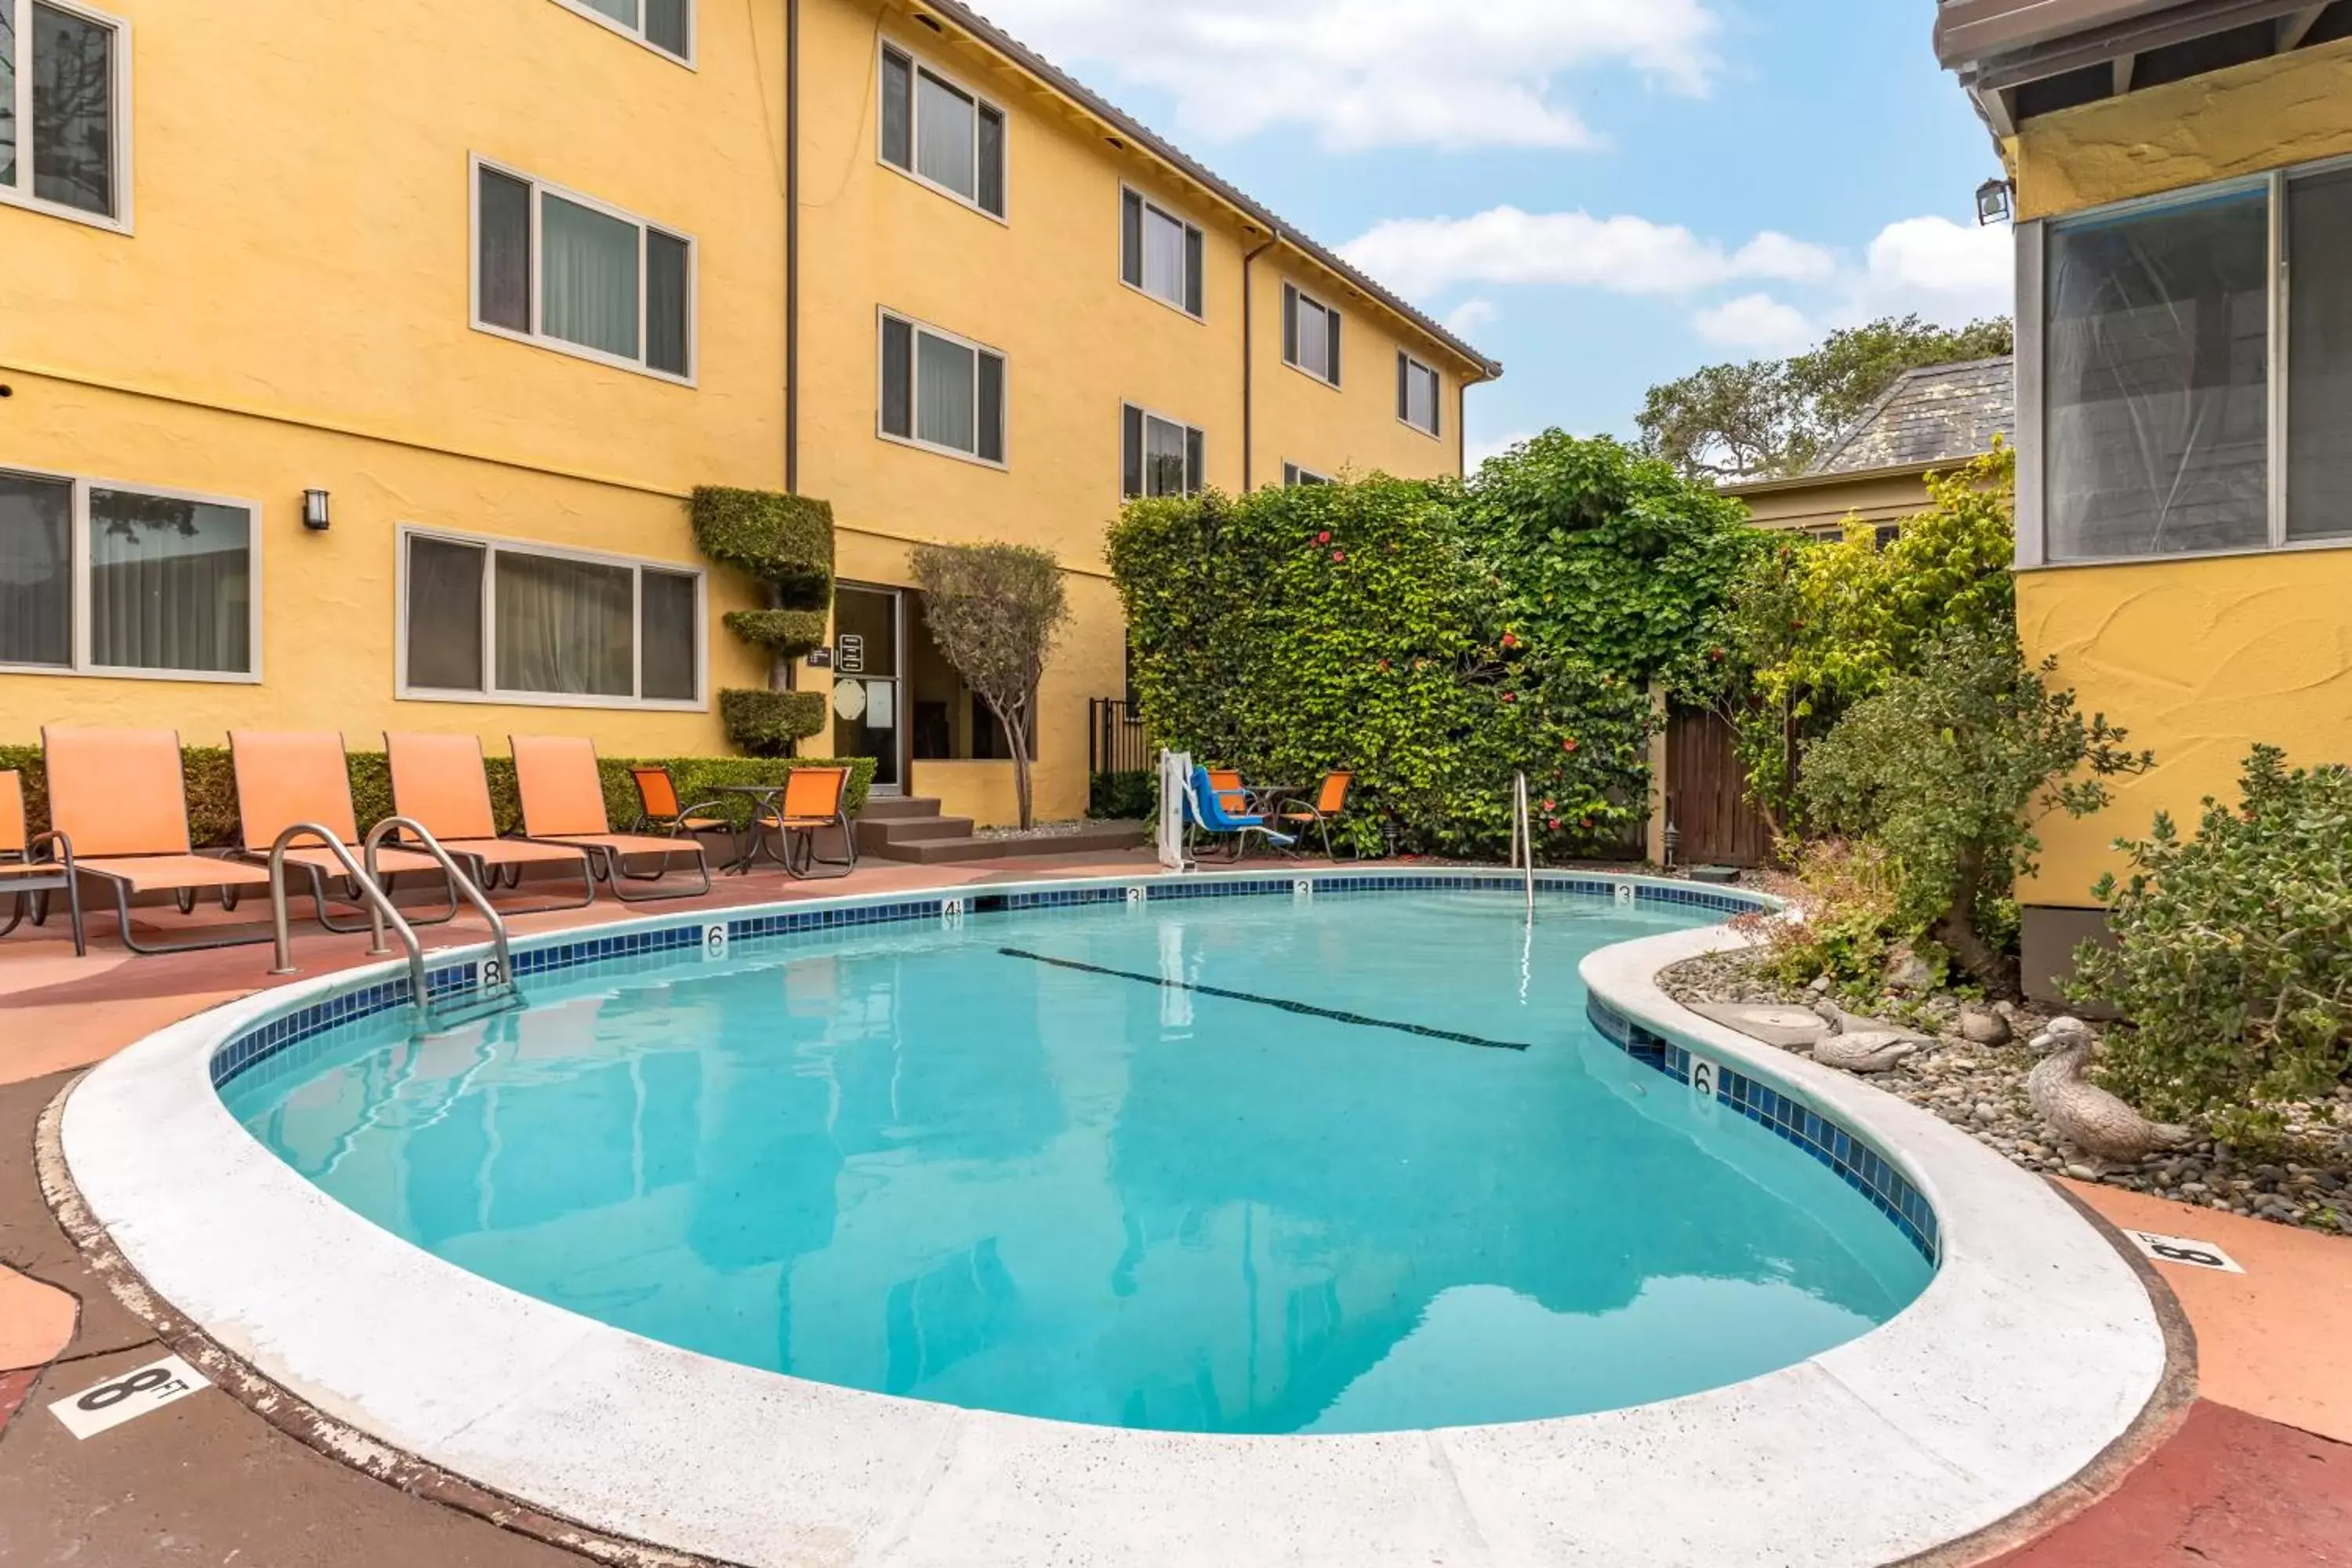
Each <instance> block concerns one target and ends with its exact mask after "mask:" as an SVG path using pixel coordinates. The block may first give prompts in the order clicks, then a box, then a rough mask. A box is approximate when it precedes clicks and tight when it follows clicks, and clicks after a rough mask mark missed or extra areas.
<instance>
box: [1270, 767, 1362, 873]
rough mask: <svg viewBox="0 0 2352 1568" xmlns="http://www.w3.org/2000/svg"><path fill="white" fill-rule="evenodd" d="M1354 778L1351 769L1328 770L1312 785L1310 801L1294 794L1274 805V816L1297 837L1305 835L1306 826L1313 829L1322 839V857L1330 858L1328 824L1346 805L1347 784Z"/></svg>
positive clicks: (1329, 831) (1329, 824)
mask: <svg viewBox="0 0 2352 1568" xmlns="http://www.w3.org/2000/svg"><path fill="white" fill-rule="evenodd" d="M1355 782H1356V775H1355V774H1354V773H1325V774H1324V775H1323V782H1322V783H1321V784H1318V785H1316V786H1315V798H1314V799H1313V800H1311V801H1309V800H1307V799H1304V798H1297V799H1292V800H1286V801H1284V802H1282V803H1280V805H1277V806H1276V809H1275V820H1276V821H1277V822H1279V823H1281V824H1282V826H1284V827H1285V828H1286V829H1288V830H1289V832H1290V834H1291V836H1292V837H1296V838H1302V839H1303V838H1304V837H1306V836H1307V829H1308V828H1310V827H1311V828H1313V829H1315V831H1316V833H1317V835H1318V837H1321V838H1322V840H1323V858H1325V859H1326V860H1328V859H1329V858H1331V824H1332V822H1333V821H1334V820H1335V819H1336V818H1337V817H1338V816H1339V814H1340V813H1341V812H1343V811H1345V810H1347V809H1348V787H1349V785H1350V784H1354V783H1355Z"/></svg>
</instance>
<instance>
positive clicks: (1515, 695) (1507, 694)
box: [1503, 691, 1519, 702]
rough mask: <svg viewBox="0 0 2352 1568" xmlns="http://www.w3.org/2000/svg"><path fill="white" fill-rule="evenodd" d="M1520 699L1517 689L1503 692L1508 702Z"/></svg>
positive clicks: (1504, 698)
mask: <svg viewBox="0 0 2352 1568" xmlns="http://www.w3.org/2000/svg"><path fill="white" fill-rule="evenodd" d="M1503 700H1504V701H1506V702H1517V700H1519V694H1518V693H1517V692H1516V691H1506V692H1504V693H1503Z"/></svg>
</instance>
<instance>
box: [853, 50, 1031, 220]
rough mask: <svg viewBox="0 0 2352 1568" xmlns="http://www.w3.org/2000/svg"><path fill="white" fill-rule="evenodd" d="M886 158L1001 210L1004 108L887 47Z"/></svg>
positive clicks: (971, 200)
mask: <svg viewBox="0 0 2352 1568" xmlns="http://www.w3.org/2000/svg"><path fill="white" fill-rule="evenodd" d="M881 86H882V113H881V125H882V161H883V162H884V163H888V164H890V165H891V166H892V167H894V168H897V169H899V170H901V171H903V172H905V173H907V174H913V175H916V176H918V177H919V178H920V179H922V180H924V181H926V182H928V183H929V184H933V185H936V186H938V187H939V188H940V190H942V191H945V192H947V193H948V194H949V195H953V196H955V197H956V198H957V199H959V200H961V201H962V202H964V203H966V204H968V205H971V206H976V207H978V208H980V209H981V210H982V212H986V213H989V214H992V215H993V216H997V217H1003V216H1004V110H1002V109H999V108H998V107H997V106H996V105H995V104H992V103H991V102H989V101H988V100H986V99H984V98H981V97H979V96H978V95H976V94H974V93H971V92H968V91H966V90H965V89H963V88H961V87H959V86H957V85H956V84H955V83H954V82H952V81H950V80H949V79H947V78H946V77H944V76H941V75H940V74H939V73H938V72H936V71H934V70H932V69H931V68H929V66H925V65H919V64H918V63H917V62H916V61H915V60H914V59H913V58H911V57H910V56H908V55H907V54H905V53H903V52H902V51H900V50H898V49H894V48H890V47H884V49H883V51H882V70H881Z"/></svg>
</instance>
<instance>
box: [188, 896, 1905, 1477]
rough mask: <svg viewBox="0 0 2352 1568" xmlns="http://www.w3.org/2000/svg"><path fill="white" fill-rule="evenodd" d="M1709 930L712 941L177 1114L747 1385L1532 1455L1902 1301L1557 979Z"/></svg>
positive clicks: (878, 924) (1757, 1147) (1784, 1153)
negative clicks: (1659, 940) (705, 1358)
mask: <svg viewBox="0 0 2352 1568" xmlns="http://www.w3.org/2000/svg"><path fill="white" fill-rule="evenodd" d="M1263 890H1264V889H1261V891H1263ZM1302 891H1304V890H1303V889H1302ZM1348 891H1354V892H1355V893H1356V894H1357V895H1358V896H1341V894H1343V893H1345V892H1348ZM1596 895H1597V896H1596ZM1721 918H1722V913H1721V910H1719V909H1707V908H1699V907H1695V906H1693V905H1691V904H1687V903H1679V902H1669V901H1666V900H1664V899H1663V898H1661V899H1660V900H1656V901H1652V900H1643V901H1639V902H1636V901H1634V900H1632V899H1631V898H1630V896H1626V897H1620V896H1616V894H1615V890H1614V889H1612V888H1611V887H1610V886H1609V885H1607V884H1601V883H1594V884H1592V885H1591V891H1590V892H1589V893H1586V894H1583V895H1578V894H1575V893H1572V892H1567V893H1563V892H1554V893H1551V894H1549V895H1548V896H1547V897H1546V898H1545V899H1544V900H1542V901H1541V904H1540V907H1539V909H1538V913H1537V915H1536V917H1535V919H1534V921H1532V922H1529V921H1527V920H1526V919H1525V918H1524V915H1523V910H1522V909H1521V907H1520V905H1519V903H1518V901H1517V898H1516V897H1515V896H1513V895H1511V894H1509V893H1507V892H1502V891H1499V890H1491V889H1490V890H1483V891H1482V890H1475V889H1469V888H1467V887H1466V885H1465V887H1463V888H1457V889H1451V890H1442V891H1441V890H1433V889H1427V888H1423V889H1411V888H1405V889H1393V890H1385V891H1378V892H1375V891H1374V889H1372V888H1371V887H1370V885H1369V884H1363V885H1360V886H1359V887H1357V888H1355V889H1347V888H1339V887H1329V888H1326V889H1321V890H1319V891H1318V892H1317V893H1316V895H1315V896H1312V897H1282V896H1261V897H1255V898H1220V899H1200V898H1187V899H1181V900H1177V899H1168V900H1161V899H1159V898H1154V899H1152V900H1150V901H1143V900H1139V899H1130V898H1129V897H1128V896H1126V890H1125V889H1110V890H1108V895H1107V901H1101V902H1087V903H1081V904H1070V905H1058V906H1051V907H1028V908H1005V909H998V910H992V909H990V908H988V906H987V904H986V902H985V901H984V900H981V901H977V902H975V903H974V904H971V905H963V904H958V905H956V906H955V907H953V908H946V907H944V906H943V907H941V911H940V915H938V916H937V917H935V918H931V919H928V920H926V919H920V918H904V917H903V915H902V916H901V918H897V919H892V920H888V921H875V922H872V923H860V924H856V925H845V926H842V927H837V928H833V929H823V928H820V929H817V930H814V931H790V932H781V933H779V934H774V935H767V936H762V935H759V934H755V933H756V932H758V931H759V930H760V929H761V928H760V927H759V926H758V925H757V924H756V923H753V922H740V934H736V935H733V936H732V938H731V940H729V941H723V942H719V943H718V944H716V945H717V950H718V951H720V952H723V954H724V955H723V956H714V949H713V947H712V946H711V945H709V944H702V945H697V946H689V947H686V948H684V949H683V950H681V949H680V948H679V947H678V946H677V945H675V944H673V945H671V946H669V947H667V948H660V949H654V950H649V951H640V952H634V953H626V954H624V955H622V956H618V957H608V958H600V959H594V960H593V961H592V962H589V963H574V964H573V965H572V966H571V967H566V968H562V969H551V970H550V971H549V972H547V973H542V974H540V975H538V976H536V977H531V978H529V979H528V984H529V992H530V1007H529V1008H528V1010H526V1011H524V1012H521V1013H517V1014H509V1015H504V1016H499V1017H495V1018H492V1019H490V1020H488V1021H485V1022H481V1023H478V1024H474V1025H469V1026H465V1027H462V1028H460V1029H457V1030H455V1031H453V1032H450V1033H448V1034H446V1035H440V1036H435V1037H418V1036H417V1035H416V1034H415V1031H414V1023H413V1018H412V1016H411V1015H410V1014H409V1013H408V1012H406V1011H405V1010H404V1009H389V1010H384V1011H380V1012H376V1013H373V1015H369V1016H359V1017H355V1018H352V1019H351V1020H349V1021H346V1022H342V1023H340V1024H335V1025H333V1026H330V1027H327V1028H324V1029H320V1030H317V1031H314V1032H313V1033H311V1034H310V1036H309V1037H307V1038H305V1039H304V1040H303V1041H302V1042H301V1046H300V1048H299V1049H293V1050H278V1051H276V1052H275V1053H274V1054H269V1055H266V1056H258V1057H256V1058H253V1059H251V1060H250V1061H247V1062H243V1063H236V1064H233V1066H232V1070H229V1071H226V1072H224V1071H222V1069H221V1068H219V1067H218V1066H216V1067H215V1080H216V1081H218V1082H219V1086H220V1093H221V1096H222V1099H223V1101H224V1102H225V1103H226V1106H227V1108H228V1110H229V1111H230V1112H231V1114H233V1115H234V1116H235V1117H236V1119H237V1120H238V1121H240V1122H241V1123H243V1125H244V1126H245V1127H246V1128H247V1130H248V1131H251V1132H252V1133H253V1134H254V1136H255V1137H257V1139H259V1140H260V1141H261V1142H262V1143H263V1144H265V1145H266V1146H267V1147H268V1149H269V1150H270V1151H271V1152H274V1153H275V1154H276V1155H277V1156H278V1158H279V1159H281V1160H283V1161H284V1162H286V1163H287V1164H288V1165H289V1166H290V1167H292V1168H293V1169H294V1170H295V1171H297V1172H299V1173H301V1175H303V1176H304V1177H305V1178H307V1179H308V1180H309V1181H310V1182H311V1183H312V1184H315V1185H316V1186H317V1187H319V1188H320V1189H321V1190H322V1191H324V1192H325V1193H327V1194H330V1195H331V1196H332V1197H333V1198H334V1199H336V1200H337V1201H338V1202H340V1203H341V1204H343V1205H347V1206H348V1207H349V1208H350V1209H352V1211H354V1212H356V1213H357V1214H359V1215H363V1216H365V1217H366V1218H367V1219H369V1220H370V1221H373V1223H374V1224H375V1225H377V1226H381V1227H383V1229H384V1230H386V1231H389V1232H391V1233H392V1234H393V1235H394V1236H397V1237H401V1238H403V1239H404V1240H405V1241H408V1242H410V1243H413V1244H414V1245H415V1246H417V1247H422V1248H424V1249H425V1250H426V1251H429V1252H431V1253H433V1254H435V1255H436V1256H437V1257H439V1258H444V1259H446V1261H448V1262H450V1263H453V1264H456V1265H457V1266H458V1267H460V1268H465V1269H467V1270H468V1271H470V1272H472V1273H474V1274H477V1275H479V1276H481V1277H483V1278H486V1279H490V1280H494V1281H496V1282H498V1283H499V1284H501V1285H504V1286H507V1287H509V1288H511V1289H515V1290H518V1291H520V1292H522V1293H523V1294H525V1295H527V1296H530V1297H533V1298H536V1299H538V1300H542V1301H545V1302H549V1303H551V1304H553V1305H555V1306H558V1307H562V1308H565V1309H568V1310H572V1311H575V1312H578V1313H581V1314H583V1315H584V1316H586V1317H589V1318H592V1319H595V1320H597V1321H602V1322H604V1323H608V1324H611V1325H613V1326H614V1327H616V1328H620V1329H623V1330H626V1331H632V1332H635V1333H637V1334H641V1335H644V1336H646V1337H647V1338H649V1339H653V1340H656V1341H660V1342H666V1343H668V1344H672V1345H677V1346H679V1347H682V1348H684V1349H687V1350H689V1351H694V1352H701V1353H704V1354H707V1355H710V1356H714V1357H719V1358H722V1359H724V1360H727V1361H730V1362H734V1363H740V1364H743V1365H746V1366H751V1367H755V1368H760V1369H764V1370H767V1371H771V1372H782V1373H792V1374H794V1375H796V1376H800V1377H803V1378H808V1379H812V1380H815V1381H817V1382H821V1383H826V1384H836V1385H840V1386H843V1387H846V1388H852V1389H861V1390H867V1391H871V1392H875V1393H883V1394H899V1395H905V1396H908V1397H911V1398H916V1399H920V1400H925V1401H930V1402H935V1403H939V1404H942V1405H956V1406H962V1407H967V1408H975V1409H986V1410H996V1411H1003V1412H1007V1413H1011V1414H1013V1415H1031V1416H1042V1417H1047V1418H1052V1419H1057V1420H1061V1421H1068V1422H1079V1423H1086V1424H1091V1425H1098V1426H1125V1427H1132V1428H1144V1429H1150V1430H1155V1431H1174V1432H1213V1433H1248V1434H1296V1433H1312V1434H1327V1433H1363V1432H1382V1431H1394V1430H1407V1429H1421V1428H1428V1427H1438V1426H1471V1425H1479V1424H1487V1423H1498V1422H1512V1421H1526V1420H1535V1419H1539V1418H1544V1417H1550V1416H1561V1415H1577V1414H1580V1413H1585V1412H1591V1411H1601V1410H1609V1409H1615V1408H1619V1407H1622V1406H1627V1405H1640V1404H1644V1403H1647V1402H1651V1401H1655V1400H1661V1399H1665V1398H1669V1397H1672V1396H1675V1395H1679V1394H1689V1393H1692V1392H1694V1391H1696V1390H1700V1389H1705V1388H1711V1387H1717V1386H1719V1385H1722V1384H1730V1383H1734V1382H1738V1381H1740V1380H1742V1379H1747V1378H1750V1377H1754V1376H1757V1375H1759V1374H1761V1373H1769V1372H1771V1371H1773V1370H1775V1369H1778V1368H1781V1367H1786V1366H1790V1365H1791V1364H1793V1363H1798V1362H1801V1361H1804V1360H1806V1359H1807V1358H1809V1357H1811V1356H1813V1355H1816V1354H1817V1353H1819V1352H1823V1351H1825V1350H1827V1349H1829V1348H1830V1347H1832V1346H1835V1345H1838V1344H1841V1343H1843V1342H1847V1341H1850V1340H1853V1338H1855V1337H1856V1336H1858V1335H1861V1334H1863V1333H1864V1332H1865V1331H1868V1330H1870V1329H1872V1328H1873V1327H1874V1326H1876V1325H1878V1324H1880V1323H1883V1322H1885V1321H1888V1320H1889V1319H1890V1318H1892V1317H1894V1316H1895V1314H1896V1313H1898V1312H1900V1311H1901V1310H1903V1308H1904V1307H1905V1306H1906V1305H1907V1304H1908V1303H1909V1302H1910V1301H1911V1300H1913V1299H1914V1298H1915V1297H1916V1296H1917V1295H1918V1294H1919V1292H1920V1291H1921V1290H1922V1289H1924V1288H1925V1287H1926V1286H1927V1283H1928V1281H1929V1279H1931V1278H1932V1277H1933V1274H1934V1263H1933V1261H1932V1258H1933V1255H1934V1244H1933V1240H1932V1227H1931V1226H1930V1230H1929V1234H1928V1236H1927V1237H1925V1238H1923V1237H1922V1235H1921V1234H1920V1226H1919V1225H1917V1224H1911V1223H1908V1222H1906V1221H1905V1220H1904V1219H1903V1218H1902V1213H1903V1212H1906V1208H1905V1205H1906V1204H1907V1203H1909V1202H1913V1201H1916V1199H1915V1198H1896V1199H1895V1202H1894V1203H1893V1204H1892V1205H1890V1204H1889V1203H1888V1201H1887V1200H1886V1199H1885V1198H1884V1197H1881V1198H1876V1199H1874V1198H1873V1197H1872V1196H1871V1195H1870V1191H1869V1188H1868V1184H1867V1183H1866V1182H1864V1181H1857V1180H1855V1179H1854V1172H1853V1168H1851V1167H1852V1163H1848V1164H1847V1165H1843V1166H1842V1164H1841V1163H1840V1162H1839V1161H1838V1160H1837V1159H1836V1158H1834V1157H1833V1156H1834V1153H1835V1150H1834V1146H1833V1144H1832V1139H1833V1137H1834V1136H1836V1134H1833V1133H1832V1132H1831V1131H1827V1130H1825V1129H1824V1128H1823V1127H1822V1125H1821V1124H1820V1121H1819V1119H1818V1118H1816V1121H1815V1123H1814V1126H1813V1129H1812V1136H1813V1137H1814V1138H1816V1139H1818V1141H1819V1143H1820V1145H1821V1146H1819V1147H1815V1146H1812V1145H1811V1144H1809V1143H1808V1142H1807V1130H1806V1126H1805V1123H1804V1121H1803V1120H1802V1118H1803V1116H1804V1114H1805V1112H1804V1111H1803V1110H1801V1109H1799V1110H1795V1112H1794V1118H1795V1127H1794V1130H1793V1131H1791V1128H1790V1126H1789V1125H1788V1122H1789V1121H1790V1111H1789V1110H1788V1109H1787V1108H1788V1107H1789V1106H1790V1105H1791V1104H1792V1103H1793V1102H1790V1101H1786V1100H1782V1101H1780V1104H1779V1105H1778V1106H1765V1105H1763V1104H1761V1103H1760V1102H1759V1104H1756V1105H1750V1104H1748V1103H1747V1101H1746V1100H1745V1098H1744V1097H1745V1095H1746V1094H1747V1092H1748V1091H1747V1089H1739V1088H1735V1086H1734V1085H1733V1084H1732V1083H1730V1082H1728V1081H1727V1082H1726V1083H1725V1084H1724V1085H1723V1086H1722V1087H1721V1088H1720V1089H1717V1086H1716V1085H1715V1084H1714V1083H1712V1082H1710V1083H1708V1084H1707V1085H1706V1086H1705V1088H1704V1089H1703V1090H1702V1091H1701V1092H1696V1093H1695V1092H1693V1090H1692V1089H1691V1087H1690V1081H1689V1080H1690V1079H1692V1077H1693V1072H1692V1067H1691V1063H1690V1061H1689V1059H1688V1058H1687V1055H1686V1054H1685V1055H1684V1058H1683V1060H1682V1061H1681V1062H1680V1063H1679V1064H1678V1065H1679V1067H1680V1069H1681V1070H1680V1072H1679V1075H1677V1073H1676V1072H1675V1067H1676V1065H1677V1064H1676V1063H1675V1062H1673V1061H1671V1060H1668V1059H1665V1058H1654V1059H1653V1058H1650V1057H1647V1056H1645V1054H1644V1052H1643V1048H1642V1045H1643V1042H1642V1041H1640V1040H1639V1039H1637V1038H1632V1037H1627V1036H1626V1035H1625V1034H1624V1032H1623V1030H1622V1026H1621V1027H1619V1028H1617V1029H1613V1030H1610V1031H1604V1030H1603V1029H1601V1028H1597V1027H1596V1026H1594V1023H1593V1022H1592V1020H1591V1018H1590V1017H1589V1016H1588V998H1587V996H1586V994H1585V991H1584V987H1583V984H1582V982H1581V980H1580V977H1579V973H1578V971H1579V964H1580V961H1581V960H1582V959H1583V958H1584V957H1585V956H1586V955H1587V954H1589V953H1591V952H1595V951H1596V950H1598V949H1600V948H1601V947H1604V946H1608V945H1610V944H1613V943H1618V942H1626V941H1629V940H1632V939H1636V938H1641V937H1644V936H1653V935H1656V934H1659V933H1663V932H1668V931H1676V930H1683V929H1686V928H1689V927H1692V926H1696V925H1699V924H1703V923H1707V922H1711V921H1719V920H1720V919H1721ZM1604 1017H1605V1016H1604ZM1629 1047H1631V1048H1630V1049H1629ZM1710 1070H1712V1068H1711V1064H1710ZM1746 1081H1747V1080H1744V1079H1740V1080H1738V1083H1740V1084H1744V1083H1745V1082H1746ZM1760 1092H1761V1091H1760V1090H1759V1093H1760ZM1865 1157H1866V1156H1864V1155H1862V1154H1860V1153H1858V1152H1857V1153H1856V1155H1855V1156H1854V1160H1855V1161H1856V1162H1858V1161H1859V1160H1861V1159H1863V1158H1865ZM1916 1212H1917V1214H1918V1215H1919V1216H1920V1218H1921V1220H1922V1221H1923V1222H1924V1221H1925V1219H1926V1215H1925V1209H1924V1205H1921V1206H1920V1208H1919V1209H1918V1210H1917V1211H1916Z"/></svg>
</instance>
